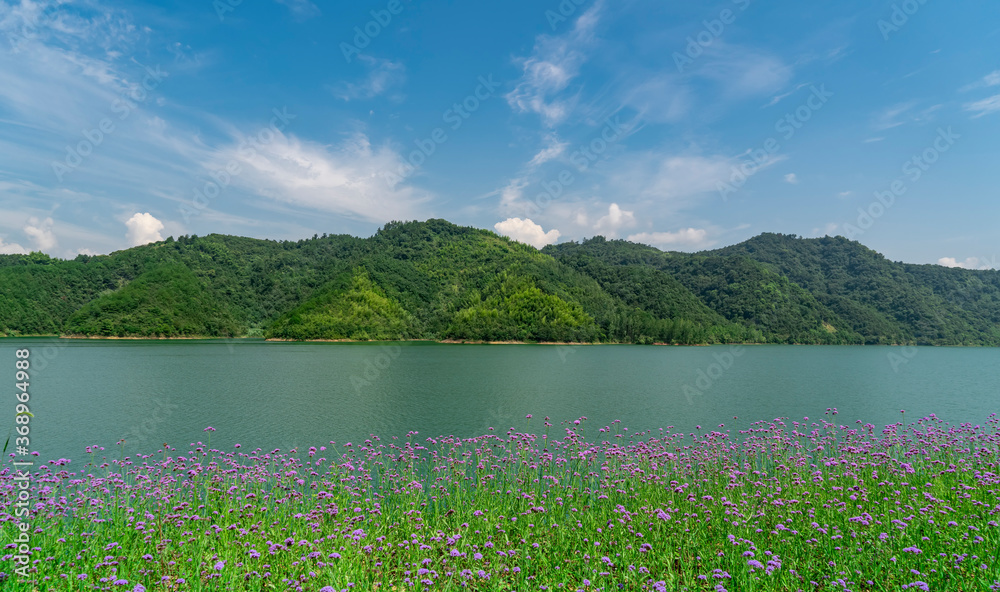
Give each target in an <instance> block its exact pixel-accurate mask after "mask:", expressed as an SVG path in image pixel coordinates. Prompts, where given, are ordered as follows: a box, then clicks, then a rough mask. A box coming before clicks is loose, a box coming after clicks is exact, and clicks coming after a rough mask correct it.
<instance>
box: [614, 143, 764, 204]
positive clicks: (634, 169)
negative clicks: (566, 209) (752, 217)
mask: <svg viewBox="0 0 1000 592" xmlns="http://www.w3.org/2000/svg"><path fill="white" fill-rule="evenodd" d="M619 160H620V163H619V164H618V165H616V166H615V167H614V172H613V173H611V175H612V177H613V185H614V189H615V192H616V193H617V194H618V195H628V196H638V197H645V198H648V199H655V200H657V201H663V200H672V201H674V202H675V205H680V204H679V202H680V201H681V200H683V199H684V198H690V197H693V196H696V195H699V194H706V193H715V192H716V191H717V187H718V185H717V184H718V183H719V182H720V181H726V180H728V179H729V176H730V175H731V174H732V169H733V167H734V166H738V164H739V163H738V162H734V161H733V159H730V158H726V157H722V156H687V155H671V154H663V153H659V152H653V151H649V152H645V153H636V154H628V155H625V156H623V157H622V158H621V159H619ZM767 164H772V163H770V162H769V163H765V165H767ZM609 168H610V167H609Z"/></svg>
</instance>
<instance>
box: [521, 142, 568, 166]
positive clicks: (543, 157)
mask: <svg viewBox="0 0 1000 592" xmlns="http://www.w3.org/2000/svg"><path fill="white" fill-rule="evenodd" d="M545 140H546V144H547V145H546V146H545V148H542V149H541V150H540V151H539V152H538V154H536V155H535V157H534V158H532V159H531V162H529V163H528V167H530V168H535V167H539V166H541V165H543V164H545V163H546V162H548V161H550V160H553V159H556V158H559V157H560V156H562V154H563V153H564V152H566V148H567V147H569V142H560V141H559V136H557V135H556V134H549V135H548V136H546V138H545Z"/></svg>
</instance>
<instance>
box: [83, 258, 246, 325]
mask: <svg viewBox="0 0 1000 592" xmlns="http://www.w3.org/2000/svg"><path fill="white" fill-rule="evenodd" d="M63 332H65V333H69V334H73V335H95V336H101V337H128V336H136V335H141V336H149V337H194V336H201V335H218V336H227V337H228V336H233V335H236V334H238V333H239V329H238V325H237V323H236V320H235V319H234V318H233V316H232V314H231V313H230V312H229V310H228V305H227V304H226V303H225V302H224V301H222V300H220V299H218V298H216V297H215V296H213V295H212V294H211V293H209V292H208V290H207V289H206V288H205V286H204V284H203V283H202V281H201V280H199V279H198V278H197V277H196V276H195V274H194V273H193V272H192V271H191V270H190V269H188V267H186V266H185V265H182V264H180V263H168V264H164V265H159V266H157V267H154V268H153V269H151V270H149V271H147V272H145V273H143V274H142V275H140V276H139V277H138V278H136V279H135V280H134V281H132V282H129V283H128V284H125V285H124V286H122V287H121V288H120V289H118V290H107V291H106V292H105V293H102V294H101V295H100V296H99V297H98V298H96V299H95V300H93V301H91V302H89V303H87V304H86V305H84V306H83V308H81V309H80V310H78V311H77V312H76V313H74V314H73V315H72V316H70V318H69V319H68V320H67V321H66V323H65V324H64V325H63Z"/></svg>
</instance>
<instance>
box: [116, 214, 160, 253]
mask: <svg viewBox="0 0 1000 592" xmlns="http://www.w3.org/2000/svg"><path fill="white" fill-rule="evenodd" d="M125 226H126V227H128V232H127V233H126V237H127V238H128V242H129V244H130V245H132V246H133V247H137V246H139V245H146V244H149V243H155V242H159V241H161V240H163V236H161V235H160V231H161V230H163V222H160V221H159V220H157V219H156V218H154V217H153V215H152V214H150V213H148V212H147V213H144V214H139V213H136V214H135V215H133V216H132V217H131V218H129V219H128V220H127V221H126V222H125Z"/></svg>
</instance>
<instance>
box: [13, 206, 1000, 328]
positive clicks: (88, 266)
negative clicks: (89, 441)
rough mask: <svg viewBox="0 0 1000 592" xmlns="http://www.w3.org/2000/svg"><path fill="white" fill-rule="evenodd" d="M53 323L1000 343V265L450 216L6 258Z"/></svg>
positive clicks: (43, 323)
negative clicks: (360, 233) (669, 241)
mask: <svg viewBox="0 0 1000 592" xmlns="http://www.w3.org/2000/svg"><path fill="white" fill-rule="evenodd" d="M44 334H47V335H53V334H71V335H86V336H120V337H193V336H203V337H227V336H263V337H269V338H275V339H294V340H309V339H351V340H396V339H439V340H464V341H539V342H562V341H567V342H605V343H607V342H618V343H675V344H698V343H735V342H739V343H746V342H751V343H815V344H821V343H823V344H861V343H872V344H875V343H920V344H941V345H944V344H966V345H1000V272H997V271H969V270H962V269H947V268H944V267H940V266H933V265H907V264H903V263H894V262H891V261H888V260H886V259H885V258H884V257H882V256H881V255H879V254H878V253H875V252H874V251H871V250H869V249H867V248H865V247H864V246H862V245H860V244H859V243H856V242H851V241H848V240H847V239H844V238H841V237H837V238H823V239H801V238H798V237H795V236H786V235H778V234H764V235H761V236H759V237H756V238H754V239H751V240H749V241H746V242H744V243H741V244H739V245H734V246H731V247H726V248H724V249H718V250H715V251H706V252H702V253H697V254H686V253H674V252H663V251H659V250H657V249H654V248H652V247H649V246H646V245H639V244H634V243H629V242H626V241H619V240H611V241H609V240H605V239H604V238H601V237H597V238H594V239H590V240H587V241H584V242H582V243H575V242H570V243H563V244H560V245H550V246H549V247H546V248H545V249H544V250H542V251H538V250H536V249H534V248H532V247H529V246H526V245H523V244H520V243H516V242H513V241H511V240H509V239H507V238H504V237H500V236H497V235H496V234H494V233H492V232H489V231H485V230H480V229H475V228H467V227H459V226H455V225H453V224H450V223H448V222H446V221H444V220H428V221H426V222H407V223H400V222H393V223H390V224H387V225H386V226H385V227H384V228H382V229H381V230H379V232H378V233H376V234H375V235H374V236H373V237H371V238H367V239H361V238H355V237H351V236H342V235H341V236H326V235H323V236H322V237H320V236H314V237H313V238H312V239H309V240H301V241H297V242H292V241H281V242H278V241H268V240H257V239H250V238H241V237H233V236H223V235H211V236H206V237H196V236H191V237H187V236H185V237H181V238H179V239H177V240H174V239H172V238H170V239H167V240H166V241H162V242H158V243H153V244H149V245H145V246H142V247H135V248H132V249H128V250H125V251H119V252H116V253H112V254H110V255H102V256H86V255H81V256H79V257H77V258H76V259H74V260H69V261H64V260H59V259H52V258H49V257H48V256H46V255H43V254H41V253H33V254H31V255H0V335H44Z"/></svg>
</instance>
